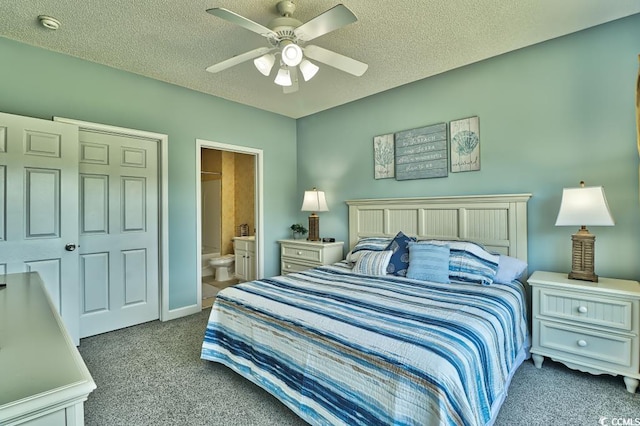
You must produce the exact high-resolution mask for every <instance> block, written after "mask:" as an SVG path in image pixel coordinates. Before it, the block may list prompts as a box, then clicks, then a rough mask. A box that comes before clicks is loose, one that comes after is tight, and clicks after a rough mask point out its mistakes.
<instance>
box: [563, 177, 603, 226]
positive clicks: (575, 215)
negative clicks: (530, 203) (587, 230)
mask: <svg viewBox="0 0 640 426" xmlns="http://www.w3.org/2000/svg"><path fill="white" fill-rule="evenodd" d="M614 224H615V223H614V221H613V217H611V211H610V210H609V205H608V204H607V198H606V197H605V195H604V188H603V187H602V186H587V187H580V188H564V189H563V190H562V202H561V203H560V211H559V212H558V218H557V219H556V226H570V225H578V226H583V225H589V226H613V225H614Z"/></svg>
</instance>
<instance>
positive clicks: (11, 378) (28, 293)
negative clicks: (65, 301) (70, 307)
mask: <svg viewBox="0 0 640 426" xmlns="http://www.w3.org/2000/svg"><path fill="white" fill-rule="evenodd" d="M0 277H1V278H3V279H4V281H3V282H6V287H3V288H2V289H0V425H29V426H36V425H37V426H41V425H46V426H50V425H52V426H55V425H83V424H84V401H85V400H86V399H87V397H88V396H89V394H90V393H91V392H92V391H93V390H94V389H95V388H96V385H95V383H94V381H93V378H92V377H91V374H89V370H87V367H86V365H85V364H84V361H83V360H82V357H81V356H80V353H79V352H78V350H77V348H76V347H75V345H74V344H73V342H72V341H71V338H70V337H69V334H68V333H67V331H66V329H65V327H64V324H63V322H62V320H61V319H60V316H59V315H58V313H57V311H56V309H55V308H54V307H53V304H52V303H51V300H50V299H49V296H48V294H47V292H46V291H45V289H44V285H43V283H42V280H41V279H40V277H39V276H38V274H37V273H35V272H31V273H23V274H9V275H6V276H5V275H3V276H0Z"/></svg>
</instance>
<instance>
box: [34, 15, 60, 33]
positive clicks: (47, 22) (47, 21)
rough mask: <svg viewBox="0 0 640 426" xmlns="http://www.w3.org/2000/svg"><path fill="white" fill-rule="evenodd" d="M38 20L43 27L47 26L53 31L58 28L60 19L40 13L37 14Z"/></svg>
mask: <svg viewBox="0 0 640 426" xmlns="http://www.w3.org/2000/svg"><path fill="white" fill-rule="evenodd" d="M38 21H40V24H42V26H43V27H45V28H49V29H50V30H54V31H55V30H57V29H58V28H60V21H58V20H57V19H56V18H52V17H51V16H47V15H40V16H38Z"/></svg>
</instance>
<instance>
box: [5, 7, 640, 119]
mask: <svg viewBox="0 0 640 426" xmlns="http://www.w3.org/2000/svg"><path fill="white" fill-rule="evenodd" d="M338 2H339V0H314V1H311V0H296V1H295V3H296V4H297V9H296V11H295V13H294V17H295V18H297V19H298V20H300V21H302V22H306V21H308V20H309V19H311V18H313V17H315V16H317V15H319V14H320V13H322V12H324V11H325V10H327V9H329V8H331V7H333V6H335V5H336V4H337V3H338ZM276 3H277V0H180V1H171V0H102V1H91V0H84V1H78V0H29V1H23V0H7V1H1V2H0V17H1V18H0V36H3V37H6V38H9V39H13V40H17V41H21V42H24V43H27V44H30V45H34V46H39V47H42V48H45V49H49V50H52V51H56V52H62V53H65V54H68V55H72V56H76V57H79V58H82V59H86V60H89V61H93V62H97V63H100V64H104V65H108V66H110V67H113V68H118V69H122V70H126V71H130V72H133V73H136V74H141V75H144V76H148V77H151V78H154V79H157V80H162V81H166V82H169V83H173V84H176V85H179V86H184V87H187V88H190V89H193V90H197V91H200V92H204V93H208V94H211V95H215V96H219V97H222V98H225V99H229V100H232V101H236V102H239V103H242V104H246V105H251V106H254V107H256V108H260V109H264V110H267V111H272V112H275V113H278V114H282V115H285V116H288V117H292V118H299V117H304V116H306V115H309V114H313V113H315V112H318V111H322V110H325V109H328V108H332V107H334V106H337V105H341V104H344V103H347V102H350V101H353V100H356V99H360V98H363V97H366V96H369V95H372V94H375V93H378V92H381V91H384V90H388V89H391V88H394V87H398V86H401V85H403V84H407V83H410V82H412V81H416V80H420V79H423V78H426V77H429V76H432V75H435V74H439V73H442V72H445V71H448V70H450V69H454V68H457V67H461V66H464V65H467V64H470V63H473V62H477V61H480V60H483V59H486V58H489V57H492V56H496V55H500V54H503V53H506V52H509V51H513V50H516V49H519V48H522V47H526V46H530V45H532V44H535V43H539V42H542V41H545V40H549V39H552V38H555V37H559V36H562V35H565V34H569V33H572V32H575V31H579V30H582V29H585V28H588V27H592V26H595V25H599V24H602V23H605V22H609V21H612V20H615V19H618V18H622V17H625V16H629V15H632V14H635V13H640V2H639V1H637V0H615V1H612V0H562V1H558V0H536V1H532V0H511V1H505V0H458V1H444V0H404V1H398V2H390V1H383V0H344V2H343V3H344V4H345V5H346V6H347V7H348V8H349V9H351V10H352V11H353V13H354V14H355V15H356V16H357V17H358V21H357V22H355V23H353V24H350V25H348V26H346V27H343V28H341V29H338V30H336V31H334V32H331V33H329V34H326V35H324V36H321V37H319V38H317V39H315V40H314V41H313V44H316V45H318V46H321V47H324V48H326V49H330V50H333V51H335V52H338V53H340V54H343V55H345V56H349V57H352V58H354V59H357V60H359V61H362V62H365V63H367V64H369V69H368V70H367V72H366V73H365V74H364V75H363V76H362V77H354V76H352V75H350V74H347V73H344V72H341V71H338V70H336V69H333V68H331V67H329V66H326V65H322V64H319V65H320V67H321V68H320V72H319V73H318V74H317V75H316V76H315V77H314V78H313V79H312V80H310V81H309V82H303V81H301V82H300V89H299V90H298V92H296V93H291V94H283V93H282V90H281V88H280V87H279V86H276V85H275V84H274V83H273V76H271V77H265V76H263V75H262V74H260V73H259V72H258V71H257V70H256V69H255V67H254V66H253V63H252V61H248V62H245V63H242V64H240V65H237V66H235V67H233V68H230V69H228V70H225V71H222V72H220V73H217V74H212V73H209V72H206V71H205V68H207V67H208V66H210V65H212V64H215V63H218V62H220V61H223V60H225V59H228V58H230V57H232V56H235V55H238V54H241V53H244V52H246V51H248V50H252V49H255V48H257V47H261V46H267V45H268V44H267V41H266V39H264V38H262V37H261V36H259V35H257V34H255V33H252V32H250V31H248V30H246V29H244V28H242V27H239V26H236V25H233V24H230V23H228V22H226V21H224V20H222V19H220V18H218V17H215V16H212V15H210V14H208V13H206V12H205V10H206V9H210V8H212V7H224V8H226V9H229V10H232V11H234V12H236V13H238V14H240V15H243V16H245V17H247V18H249V19H251V20H254V21H256V22H258V23H261V24H262V25H267V24H268V23H269V21H270V20H271V19H272V18H274V17H276V16H277V13H276V9H275V5H276ZM43 14H44V15H50V16H53V17H55V18H56V19H58V20H59V21H60V22H61V23H62V25H61V27H60V29H58V30H57V31H51V30H48V29H45V28H43V27H42V26H40V25H39V23H38V20H37V16H38V15H43Z"/></svg>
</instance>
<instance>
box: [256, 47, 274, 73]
mask: <svg viewBox="0 0 640 426" xmlns="http://www.w3.org/2000/svg"><path fill="white" fill-rule="evenodd" d="M275 61H276V57H275V56H273V54H271V53H267V54H266V55H262V56H260V57H259V58H256V59H254V60H253V64H254V65H255V66H256V68H257V69H258V71H260V73H262V75H265V76H267V77H268V76H269V74H271V69H272V68H273V64H274V62H275Z"/></svg>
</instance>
